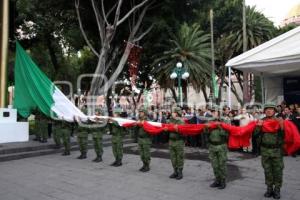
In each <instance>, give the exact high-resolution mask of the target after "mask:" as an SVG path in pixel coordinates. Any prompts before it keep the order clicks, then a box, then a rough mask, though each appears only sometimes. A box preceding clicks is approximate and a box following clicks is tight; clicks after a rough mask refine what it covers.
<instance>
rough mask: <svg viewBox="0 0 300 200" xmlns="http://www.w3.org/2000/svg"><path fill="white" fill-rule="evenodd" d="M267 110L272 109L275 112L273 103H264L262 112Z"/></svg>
mask: <svg viewBox="0 0 300 200" xmlns="http://www.w3.org/2000/svg"><path fill="white" fill-rule="evenodd" d="M267 108H274V110H276V105H275V104H274V103H266V104H265V105H264V110H266V109H267Z"/></svg>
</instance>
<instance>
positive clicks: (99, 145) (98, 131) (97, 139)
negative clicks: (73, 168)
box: [91, 126, 106, 162]
mask: <svg viewBox="0 0 300 200" xmlns="http://www.w3.org/2000/svg"><path fill="white" fill-rule="evenodd" d="M105 131H106V128H105V127H98V126H97V128H92V129H91V132H92V135H93V142H94V149H95V153H96V158H95V159H94V160H93V161H94V162H101V161H102V154H103V134H104V133H105Z"/></svg>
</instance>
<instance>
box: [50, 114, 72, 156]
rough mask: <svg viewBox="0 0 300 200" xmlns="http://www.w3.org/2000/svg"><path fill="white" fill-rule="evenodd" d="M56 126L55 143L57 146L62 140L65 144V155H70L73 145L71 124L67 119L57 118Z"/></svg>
mask: <svg viewBox="0 0 300 200" xmlns="http://www.w3.org/2000/svg"><path fill="white" fill-rule="evenodd" d="M55 125H56V128H55V129H54V138H55V143H56V144H57V146H58V145H59V146H60V145H61V140H62V142H63V145H64V148H65V149H64V152H63V154H62V155H63V156H68V155H70V154H71V153H70V150H71V145H70V132H71V130H70V124H69V122H67V121H64V119H62V120H57V121H56V122H55Z"/></svg>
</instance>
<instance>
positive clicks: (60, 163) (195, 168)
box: [0, 144, 300, 200]
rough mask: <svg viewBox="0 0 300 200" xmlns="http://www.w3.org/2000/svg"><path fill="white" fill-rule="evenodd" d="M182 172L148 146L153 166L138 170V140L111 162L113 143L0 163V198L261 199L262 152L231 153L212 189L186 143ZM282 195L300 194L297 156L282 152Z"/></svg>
mask: <svg viewBox="0 0 300 200" xmlns="http://www.w3.org/2000/svg"><path fill="white" fill-rule="evenodd" d="M186 153H187V154H186V160H185V166H184V178H183V179H182V180H179V181H178V180H172V179H169V177H168V176H169V175H170V173H172V167H171V162H170V160H169V158H168V156H169V155H168V150H167V149H166V148H152V155H153V156H152V160H151V171H150V172H149V173H141V172H139V171H138V169H139V168H140V167H141V166H142V162H141V161H140V159H139V156H138V155H136V154H137V146H136V144H127V145H126V146H125V155H124V161H123V166H122V167H119V168H116V167H111V166H109V165H110V163H112V162H113V156H112V153H111V147H105V148H104V157H103V159H104V161H103V162H102V163H93V162H91V160H92V159H94V156H95V154H94V152H93V150H90V151H89V153H88V159H86V160H78V159H76V157H77V156H78V155H79V152H78V151H72V152H71V154H72V155H71V156H68V157H64V156H61V155H60V154H52V155H46V156H39V157H32V158H26V159H20V160H14V161H7V162H1V163H0V172H1V173H0V182H1V184H0V199H1V200H109V199H111V200H119V199H122V200H125V199H126V200H127V199H130V200H152V199H153V200H154V199H156V200H182V199H191V200H216V199H222V200H242V199H243V200H250V199H251V200H252V199H253V200H259V199H265V198H264V197H263V193H264V191H265V185H264V176H263V170H262V168H261V164H260V157H258V158H253V157H251V156H249V155H245V154H241V153H238V152H230V153H229V156H228V157H229V161H228V173H229V175H228V184H227V188H226V189H225V190H218V189H212V188H210V187H209V184H210V183H211V182H212V181H213V174H212V170H211V167H210V163H209V162H208V159H207V151H206V150H201V149H198V148H189V147H187V148H186ZM284 160H285V169H284V187H283V188H282V199H286V200H298V199H299V197H300V173H299V172H300V157H297V158H293V157H285V158H284Z"/></svg>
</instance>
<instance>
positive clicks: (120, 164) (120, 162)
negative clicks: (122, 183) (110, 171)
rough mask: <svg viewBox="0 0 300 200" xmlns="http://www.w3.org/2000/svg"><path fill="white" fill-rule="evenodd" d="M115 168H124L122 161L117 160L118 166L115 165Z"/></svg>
mask: <svg viewBox="0 0 300 200" xmlns="http://www.w3.org/2000/svg"><path fill="white" fill-rule="evenodd" d="M114 166H115V167H120V166H122V160H117V162H116V164H115V165H114Z"/></svg>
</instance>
